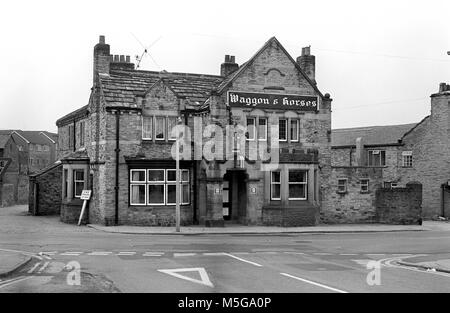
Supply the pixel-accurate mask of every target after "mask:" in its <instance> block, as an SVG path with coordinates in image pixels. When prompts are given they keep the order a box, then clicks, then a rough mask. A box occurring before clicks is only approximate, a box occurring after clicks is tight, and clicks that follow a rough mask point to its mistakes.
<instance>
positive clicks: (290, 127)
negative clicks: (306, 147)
mask: <svg viewBox="0 0 450 313" xmlns="http://www.w3.org/2000/svg"><path fill="white" fill-rule="evenodd" d="M292 122H295V124H297V131H296V132H295V135H296V138H297V139H292ZM299 129H300V121H299V120H298V119H291V122H290V123H289V136H290V137H291V138H290V139H291V141H292V142H298V141H299V138H300V135H299V133H300V130H299Z"/></svg>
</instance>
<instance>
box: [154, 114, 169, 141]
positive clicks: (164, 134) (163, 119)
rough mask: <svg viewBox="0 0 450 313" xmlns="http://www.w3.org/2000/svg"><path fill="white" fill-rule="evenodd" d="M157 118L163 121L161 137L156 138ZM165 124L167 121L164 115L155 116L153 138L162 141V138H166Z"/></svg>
mask: <svg viewBox="0 0 450 313" xmlns="http://www.w3.org/2000/svg"><path fill="white" fill-rule="evenodd" d="M158 120H161V121H162V122H163V126H162V134H163V137H162V138H158V137H157V135H158V134H157V129H158V128H157V127H158ZM166 125H167V123H166V117H165V116H155V140H156V141H164V140H166V128H167V127H166Z"/></svg>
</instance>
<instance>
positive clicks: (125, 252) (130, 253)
mask: <svg viewBox="0 0 450 313" xmlns="http://www.w3.org/2000/svg"><path fill="white" fill-rule="evenodd" d="M135 254H136V252H131V251H130V252H127V251H124V252H119V253H118V254H117V255H135Z"/></svg>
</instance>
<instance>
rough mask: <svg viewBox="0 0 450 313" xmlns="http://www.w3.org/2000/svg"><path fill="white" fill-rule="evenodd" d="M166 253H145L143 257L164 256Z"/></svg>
mask: <svg viewBox="0 0 450 313" xmlns="http://www.w3.org/2000/svg"><path fill="white" fill-rule="evenodd" d="M163 254H164V252H145V253H144V254H143V255H142V256H162V255H163Z"/></svg>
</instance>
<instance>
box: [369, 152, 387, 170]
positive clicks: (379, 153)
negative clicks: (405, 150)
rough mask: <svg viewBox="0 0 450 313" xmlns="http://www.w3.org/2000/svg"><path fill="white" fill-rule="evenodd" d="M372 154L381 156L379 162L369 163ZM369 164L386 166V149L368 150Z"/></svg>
mask: <svg viewBox="0 0 450 313" xmlns="http://www.w3.org/2000/svg"><path fill="white" fill-rule="evenodd" d="M371 154H372V158H373V155H377V154H378V155H379V156H380V162H379V164H369V160H370V155H371ZM382 154H384V164H382V158H381V155H382ZM367 164H368V166H386V150H376V149H371V150H367Z"/></svg>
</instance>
